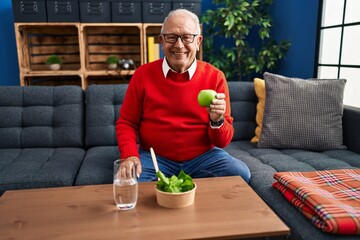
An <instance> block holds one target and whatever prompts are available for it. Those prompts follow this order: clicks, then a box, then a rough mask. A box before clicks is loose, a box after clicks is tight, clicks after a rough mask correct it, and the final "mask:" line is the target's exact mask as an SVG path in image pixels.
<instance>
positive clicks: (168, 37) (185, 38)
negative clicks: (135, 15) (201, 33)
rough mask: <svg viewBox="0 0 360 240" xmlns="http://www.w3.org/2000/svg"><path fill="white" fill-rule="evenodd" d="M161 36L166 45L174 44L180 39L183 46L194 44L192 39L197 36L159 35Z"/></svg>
mask: <svg viewBox="0 0 360 240" xmlns="http://www.w3.org/2000/svg"><path fill="white" fill-rule="evenodd" d="M161 35H162V36H164V39H165V42H167V43H176V42H177V40H178V38H180V39H181V41H182V42H183V43H184V44H189V43H192V42H194V39H195V37H196V36H197V35H198V34H183V35H181V36H180V35H176V34H161Z"/></svg>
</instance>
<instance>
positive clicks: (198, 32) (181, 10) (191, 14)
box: [160, 8, 201, 34]
mask: <svg viewBox="0 0 360 240" xmlns="http://www.w3.org/2000/svg"><path fill="white" fill-rule="evenodd" d="M176 13H185V14H187V15H188V16H189V17H191V18H192V20H194V22H195V24H196V34H201V30H200V20H199V18H198V16H197V15H196V14H195V13H193V12H190V11H189V10H186V9H183V8H179V9H175V10H172V11H171V12H170V13H169V14H168V15H167V17H166V18H165V20H164V22H163V24H162V26H161V31H160V33H161V34H164V25H165V24H166V22H167V20H168V19H169V18H170V17H171V16H172V15H174V14H176Z"/></svg>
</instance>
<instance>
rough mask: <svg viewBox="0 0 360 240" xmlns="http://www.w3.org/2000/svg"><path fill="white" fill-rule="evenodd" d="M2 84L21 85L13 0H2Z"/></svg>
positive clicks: (0, 22) (0, 34)
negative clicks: (12, 6)
mask: <svg viewBox="0 0 360 240" xmlns="http://www.w3.org/2000/svg"><path fill="white" fill-rule="evenodd" d="M0 39H1V41H0V85H19V84H20V78H19V65H18V60H17V52H16V41H15V31H14V17H13V14H12V8H11V0H0Z"/></svg>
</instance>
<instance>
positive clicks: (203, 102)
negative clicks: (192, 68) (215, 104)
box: [198, 89, 217, 107]
mask: <svg viewBox="0 0 360 240" xmlns="http://www.w3.org/2000/svg"><path fill="white" fill-rule="evenodd" d="M216 94H217V93H216V92H215V91H214V90H212V89H204V90H201V91H200V92H199V94H198V103H199V104H200V106H202V107H209V106H210V104H211V103H212V100H213V99H214V98H215V96H216Z"/></svg>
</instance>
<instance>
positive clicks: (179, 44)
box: [175, 37, 184, 48]
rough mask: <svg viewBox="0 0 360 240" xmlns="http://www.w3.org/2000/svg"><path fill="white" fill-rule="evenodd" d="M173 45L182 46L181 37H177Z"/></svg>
mask: <svg viewBox="0 0 360 240" xmlns="http://www.w3.org/2000/svg"><path fill="white" fill-rule="evenodd" d="M175 46H176V47H178V48H182V47H183V46H184V43H183V42H182V40H181V37H178V39H176V42H175Z"/></svg>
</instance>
